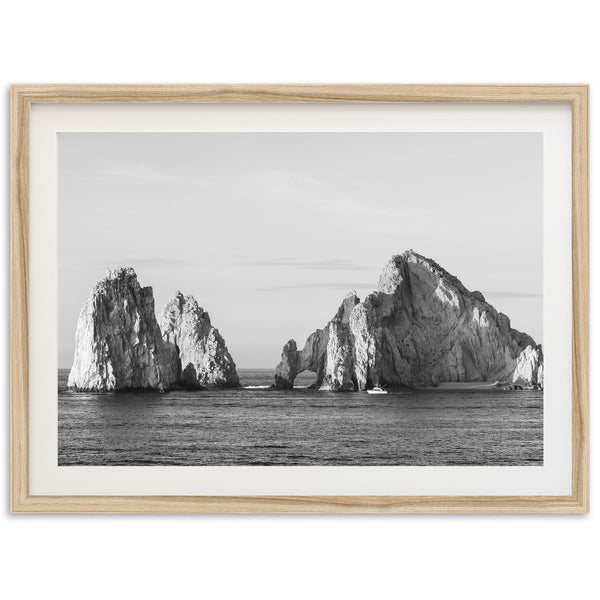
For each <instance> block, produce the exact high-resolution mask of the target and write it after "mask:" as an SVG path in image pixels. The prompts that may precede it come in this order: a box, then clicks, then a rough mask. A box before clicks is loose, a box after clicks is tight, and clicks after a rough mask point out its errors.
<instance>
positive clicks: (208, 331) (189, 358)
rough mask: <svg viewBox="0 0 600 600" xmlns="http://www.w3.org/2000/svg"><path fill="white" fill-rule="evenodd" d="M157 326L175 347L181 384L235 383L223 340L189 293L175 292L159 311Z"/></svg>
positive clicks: (232, 366) (201, 385)
mask: <svg viewBox="0 0 600 600" xmlns="http://www.w3.org/2000/svg"><path fill="white" fill-rule="evenodd" d="M160 329H161V332H162V336H163V339H164V341H165V342H166V343H170V344H174V345H175V346H176V347H177V349H178V352H179V359H180V361H181V369H182V373H181V384H182V385H183V386H184V387H189V388H198V387H204V386H207V387H214V386H218V387H237V386H238V385H239V383H240V382H239V378H238V375H237V373H236V368H235V363H234V362H233V358H231V354H229V351H228V350H227V346H226V344H225V340H224V339H223V337H222V336H221V334H220V333H219V330H218V329H215V328H214V327H213V326H212V325H211V322H210V317H209V315H208V313H207V312H206V311H205V310H204V309H203V308H201V307H200V306H199V305H198V303H197V302H196V300H195V298H194V297H193V296H184V295H183V294H181V292H178V293H177V295H176V296H175V298H173V300H171V301H170V302H169V303H168V304H167V306H165V308H164V310H163V312H162V316H161V319H160Z"/></svg>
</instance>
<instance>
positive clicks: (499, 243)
mask: <svg viewBox="0 0 600 600" xmlns="http://www.w3.org/2000/svg"><path fill="white" fill-rule="evenodd" d="M542 138H543V136H542V134H539V133H498V132H495V133H460V132H457V133H391V132H390V133H358V132H356V133H352V132H345V133H324V132H321V133H298V132H291V133H266V132H265V133H61V134H59V136H58V158H59V160H58V185H59V187H58V267H59V283H58V307H59V321H58V341H59V348H58V363H59V364H58V367H59V369H58V392H59V394H58V403H59V412H58V429H59V430H58V446H59V447H58V463H59V465H60V466H70V465H79V466H81V465H94V466H100V465H101V466H115V465H116V466H124V465H128V466H145V465H149V466H152V465H154V466H155V465H180V466H182V465H183V466H229V465H235V466H267V465H269V466H271V465H278V466H308V465H310V466H345V465H353V466H388V465H403V466H450V465H452V466H457V465H464V466H479V465H486V466H518V465H528V466H536V465H543V457H544V443H543V442H544V440H543V389H544V354H543V349H542V348H543V325H542V317H543V314H542V309H543V296H542V267H543V264H542V263H543V249H542V232H543V223H542V201H543V189H542V183H543V160H542V159H543V157H542V142H543V139H542Z"/></svg>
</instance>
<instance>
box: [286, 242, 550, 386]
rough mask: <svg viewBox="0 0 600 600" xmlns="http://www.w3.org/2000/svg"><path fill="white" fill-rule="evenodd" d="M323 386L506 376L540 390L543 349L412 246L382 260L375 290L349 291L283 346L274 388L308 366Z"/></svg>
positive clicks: (407, 383) (501, 378)
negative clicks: (322, 319) (324, 319)
mask: <svg viewBox="0 0 600 600" xmlns="http://www.w3.org/2000/svg"><path fill="white" fill-rule="evenodd" d="M307 369H308V370H311V371H315V372H316V373H317V385H318V386H320V388H321V389H329V390H349V389H365V388H367V387H370V386H376V385H400V386H402V385H405V386H414V385H431V384H436V383H438V382H445V381H453V382H454V381H496V380H497V381H501V382H511V383H518V384H520V385H524V386H533V387H543V352H542V348H541V346H538V345H537V344H536V343H535V342H534V341H533V339H532V338H531V337H530V336H528V335H527V334H525V333H522V332H520V331H517V330H515V329H512V328H511V327H510V320H509V319H508V317H507V316H506V315H503V314H502V313H498V312H497V311H496V309H495V308H494V307H493V306H491V305H490V304H488V303H487V302H486V301H485V298H484V297H483V294H481V292H477V291H475V292H471V291H469V290H468V289H467V288H466V287H465V286H464V285H463V284H462V282H461V281H460V280H459V279H458V278H457V277H455V276H454V275H452V274H450V273H449V272H448V271H446V270H445V269H443V268H442V267H441V266H440V265H439V264H438V263H436V262H435V261H434V260H431V259H429V258H426V257H424V256H421V255H420V254H417V253H416V252H414V251H413V250H408V251H406V252H404V253H402V254H399V255H396V256H393V257H392V258H391V260H390V261H388V263H387V264H386V265H385V267H384V269H383V272H382V274H381V277H380V278H379V284H378V287H377V291H375V292H373V293H372V294H369V295H368V296H367V297H366V298H365V300H364V301H363V302H360V301H359V299H358V298H357V297H356V295H355V294H354V295H352V294H351V295H350V296H348V297H347V298H346V299H345V300H344V302H343V304H342V306H341V307H340V308H339V310H338V311H337V313H336V314H335V316H334V318H333V319H332V320H331V321H329V323H328V324H327V325H326V326H325V327H324V328H323V329H317V330H316V331H315V332H314V333H313V334H311V335H310V336H309V337H308V339H307V341H306V344H305V346H304V348H303V349H302V350H300V351H298V350H297V349H296V348H295V343H294V347H292V346H291V345H290V343H288V344H286V346H285V348H284V352H283V354H282V361H281V363H280V364H279V366H278V367H277V369H276V373H275V385H276V386H278V387H293V380H294V378H295V377H296V375H297V374H298V373H300V372H302V371H303V370H307Z"/></svg>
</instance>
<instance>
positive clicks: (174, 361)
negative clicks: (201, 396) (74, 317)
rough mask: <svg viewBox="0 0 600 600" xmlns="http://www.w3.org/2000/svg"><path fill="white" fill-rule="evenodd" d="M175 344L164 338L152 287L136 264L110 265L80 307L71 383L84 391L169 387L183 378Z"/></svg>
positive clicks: (75, 387)
mask: <svg viewBox="0 0 600 600" xmlns="http://www.w3.org/2000/svg"><path fill="white" fill-rule="evenodd" d="M179 372H180V367H179V361H178V357H177V349H176V348H175V345H174V344H170V343H168V342H165V341H163V338H162V335H161V332H160V328H159V326H158V322H157V320H156V315H155V312H154V296H153V293H152V288H151V287H141V286H140V284H139V282H138V279H137V276H136V274H135V271H134V270H133V269H131V268H120V269H116V270H113V271H111V270H108V271H107V272H106V275H105V277H104V278H103V279H102V280H101V281H99V282H98V283H97V284H96V285H95V286H94V288H93V289H92V291H91V293H90V295H89V297H88V300H87V302H86V303H85V305H84V306H83V308H82V309H81V312H80V314H79V321H78V323H77V332H76V335H75V359H74V361H73V367H72V368H71V372H70V373H69V380H68V386H69V388H71V389H75V390H79V391H99V392H102V391H117V390H137V389H151V390H158V391H166V390H168V389H169V388H170V387H171V386H172V385H173V384H175V383H176V382H177V380H178V379H179Z"/></svg>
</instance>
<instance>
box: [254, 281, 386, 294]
mask: <svg viewBox="0 0 600 600" xmlns="http://www.w3.org/2000/svg"><path fill="white" fill-rule="evenodd" d="M305 288H321V289H327V290H347V291H350V290H373V289H374V288H375V285H374V284H373V282H372V281H369V282H368V283H356V282H355V281H351V282H349V281H322V282H310V283H290V284H282V285H274V286H269V287H262V288H256V290H257V291H260V292H278V291H282V290H300V289H305Z"/></svg>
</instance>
